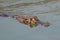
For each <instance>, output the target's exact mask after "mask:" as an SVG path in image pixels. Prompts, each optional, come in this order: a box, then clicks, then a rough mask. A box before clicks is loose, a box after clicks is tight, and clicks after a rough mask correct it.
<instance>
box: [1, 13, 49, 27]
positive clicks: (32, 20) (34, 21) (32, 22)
mask: <svg viewBox="0 0 60 40" xmlns="http://www.w3.org/2000/svg"><path fill="white" fill-rule="evenodd" d="M0 16H1V17H12V18H15V19H16V20H17V21H18V22H19V23H22V24H26V25H29V26H30V28H33V27H36V26H38V25H39V24H41V25H44V26H46V27H48V26H49V23H48V22H42V21H40V20H39V19H38V17H37V16H29V17H27V16H26V17H25V16H18V15H12V16H11V15H7V14H4V13H0Z"/></svg>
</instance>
